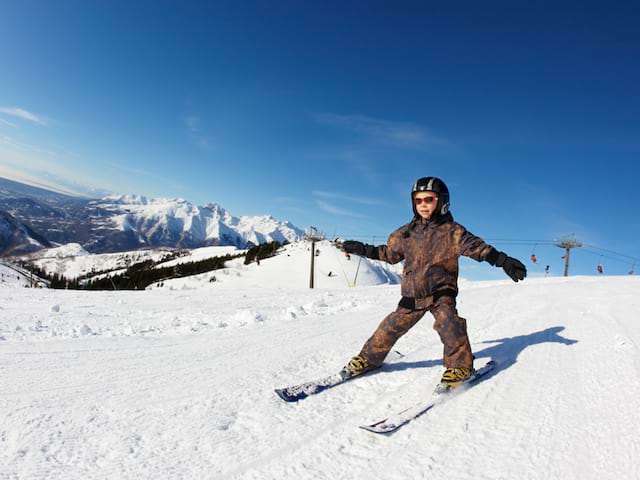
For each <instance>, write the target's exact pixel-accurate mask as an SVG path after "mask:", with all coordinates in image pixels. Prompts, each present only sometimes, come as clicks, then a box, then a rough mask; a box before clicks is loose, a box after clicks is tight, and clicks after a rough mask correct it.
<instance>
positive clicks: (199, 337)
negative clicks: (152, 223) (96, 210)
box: [0, 277, 640, 480]
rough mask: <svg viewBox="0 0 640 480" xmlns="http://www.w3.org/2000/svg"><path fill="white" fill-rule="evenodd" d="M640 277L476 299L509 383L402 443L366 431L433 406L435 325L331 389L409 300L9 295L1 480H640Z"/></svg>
mask: <svg viewBox="0 0 640 480" xmlns="http://www.w3.org/2000/svg"><path fill="white" fill-rule="evenodd" d="M639 287H640V282H639V281H638V279H637V278H597V279H596V278H590V277H582V278H570V279H558V278H554V279H537V280H528V281H526V282H525V283H524V284H518V285H515V284H513V283H510V282H507V281H505V282H477V283H467V284H465V285H464V286H463V288H462V289H461V294H460V297H459V302H458V309H459V311H460V314H461V315H462V316H463V317H465V318H467V321H468V327H469V334H470V338H471V341H472V346H473V349H474V353H475V354H476V356H477V358H478V363H480V362H484V361H486V360H487V359H488V358H490V357H491V358H494V359H495V360H497V361H498V362H499V365H498V367H497V369H496V371H495V372H494V373H492V374H490V375H489V376H488V377H487V378H486V379H484V380H483V381H481V382H480V383H478V384H477V385H475V386H474V387H473V388H471V389H469V391H467V392H465V393H464V394H462V395H460V396H458V397H456V398H454V399H452V400H451V401H450V402H447V403H446V404H445V405H443V406H440V407H436V408H434V409H433V410H432V411H430V412H428V413H427V414H425V415H424V416H422V417H420V418H418V419H416V420H415V421H413V422H411V423H410V424H408V425H406V426H405V427H403V428H402V429H401V430H399V431H398V432H396V433H395V434H392V435H389V436H380V435H375V434H372V433H369V432H366V431H364V430H361V429H359V428H358V425H361V424H364V423H367V422H371V421H373V420H379V419H380V418H382V417H383V416H385V415H387V414H388V413H391V412H393V411H396V410H398V409H402V408H404V407H406V406H409V405H411V404H412V403H413V402H415V401H417V400H419V399H421V398H425V397H428V395H430V392H431V390H432V389H433V387H434V386H435V384H436V382H437V381H438V379H439V376H440V374H441V372H442V367H441V365H440V364H441V358H442V347H441V344H440V341H439V339H438V337H437V334H436V333H435V332H434V331H433V330H432V323H433V319H432V317H431V316H430V315H429V314H427V315H426V316H425V318H424V319H423V320H422V321H421V322H420V323H418V324H417V325H416V326H415V327H414V328H413V329H412V330H411V331H410V332H409V333H408V334H407V335H406V336H404V337H403V338H402V339H400V341H399V342H398V343H397V344H396V346H395V349H397V350H399V351H400V352H402V353H403V354H404V356H403V357H402V358H394V359H393V360H392V361H389V362H388V363H387V364H386V365H385V367H384V368H383V369H382V371H379V372H377V373H375V374H372V375H370V376H367V377H364V378H362V379H357V380H354V381H353V382H349V383H347V384H344V385H341V386H338V387H336V388H334V389H332V390H330V391H327V392H323V393H321V394H319V395H317V396H312V397H309V398H307V399H305V400H304V401H301V402H299V403H297V404H287V403H284V402H282V401H281V400H279V399H278V398H277V397H276V395H275V394H274V393H273V389H274V388H276V387H282V386H286V385H289V384H293V383H298V382H302V381H308V380H312V379H314V378H316V377H320V376H323V375H325V374H327V373H332V372H334V371H337V370H338V369H339V368H341V366H342V365H343V364H344V363H345V362H346V361H347V360H348V359H349V358H350V357H351V356H352V355H353V354H355V353H357V351H358V350H359V348H360V347H361V345H362V343H363V342H364V341H365V340H366V339H367V338H368V336H369V335H370V334H371V333H372V332H373V330H374V328H375V327H376V326H377V324H378V323H379V322H380V321H381V320H382V318H384V316H385V315H386V314H387V313H388V312H389V311H391V310H392V309H393V308H395V304H396V303H397V301H398V300H399V287H398V286H378V287H364V288H357V289H344V290H316V291H312V290H297V291H292V290H289V289H281V290H279V289H272V290H268V289H255V288H247V289H240V288H238V289H227V290H224V291H221V292H216V291H212V290H205V291H201V290H191V291H188V292H187V293H185V292H184V291H180V290H175V291H166V290H164V291H162V290H151V291H146V292H71V291H48V290H37V289H35V290H32V289H24V288H20V289H0V305H1V309H0V411H2V412H3V414H2V422H1V423H0V479H2V480H4V479H12V480H13V479H44V478H46V479H86V478H96V479H102V478H132V479H133V478H135V479H146V478H163V479H183V478H207V479H243V480H244V479H282V478H309V479H345V480H348V479H354V478H361V477H365V476H369V477H373V478H381V479H398V480H399V479H403V480H404V479H407V478H411V479H419V478H429V479H440V478H442V479H444V478H447V479H449V478H458V479H474V480H476V479H513V478H523V479H548V478H562V479H563V480H569V479H580V480H583V479H609V478H610V479H636V478H640V471H639V468H638V465H639V462H638V461H637V459H638V456H639V454H640V449H639V440H638V438H639V437H638V433H637V432H639V431H640V420H638V417H637V415H635V413H634V412H635V411H636V410H637V407H638V406H639V405H640V403H639V402H640V400H639V399H640V382H639V380H640V378H639V377H640V360H639V359H640V351H639V349H638V345H640V326H639V325H638V323H637V320H636V319H635V318H634V317H635V316H634V314H635V312H636V311H637V307H638V300H637V298H639V296H638V293H639V292H640V288H639Z"/></svg>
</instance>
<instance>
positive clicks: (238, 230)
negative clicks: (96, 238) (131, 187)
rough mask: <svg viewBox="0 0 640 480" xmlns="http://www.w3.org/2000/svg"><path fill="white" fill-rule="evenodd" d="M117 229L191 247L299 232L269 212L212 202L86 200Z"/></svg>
mask: <svg viewBox="0 0 640 480" xmlns="http://www.w3.org/2000/svg"><path fill="white" fill-rule="evenodd" d="M91 205H92V206H93V207H94V208H96V209H99V210H101V211H103V212H109V213H111V215H110V217H111V220H112V221H113V222H114V225H115V227H116V228H118V229H119V230H120V231H122V232H131V233H132V234H133V235H135V238H136V239H137V241H138V242H139V243H140V245H141V246H177V247H186V248H196V247H202V246H211V245H233V246H236V247H238V248H245V247H247V246H251V245H258V244H261V243H265V242H272V241H279V242H284V241H288V242H293V241H295V240H298V239H299V238H300V237H302V235H303V234H304V232H303V231H302V230H300V229H299V228H296V227H295V226H293V225H292V224H291V223H289V222H286V221H285V222H282V221H278V220H276V219H274V218H273V217H271V216H254V217H250V216H245V217H234V216H233V215H231V214H230V213H229V212H227V211H226V210H225V209H224V208H222V207H221V206H220V205H218V204H216V203H210V204H208V205H206V206H203V207H200V206H196V205H193V204H191V203H189V202H188V201H186V200H184V199H181V198H178V199H175V198H151V199H149V198H147V197H144V196H139V195H117V196H110V197H106V198H103V199H101V200H96V201H93V202H91Z"/></svg>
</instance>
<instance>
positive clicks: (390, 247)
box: [377, 231, 404, 263]
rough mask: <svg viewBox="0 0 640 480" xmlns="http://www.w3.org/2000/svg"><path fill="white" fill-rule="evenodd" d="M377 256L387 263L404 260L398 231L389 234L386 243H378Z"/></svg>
mask: <svg viewBox="0 0 640 480" xmlns="http://www.w3.org/2000/svg"><path fill="white" fill-rule="evenodd" d="M377 249H378V258H379V259H380V260H382V261H385V262H387V263H398V262H401V261H402V260H404V248H403V247H402V238H401V234H400V233H399V232H397V231H396V232H393V233H392V234H391V235H389V239H388V240H387V244H386V245H378V247H377Z"/></svg>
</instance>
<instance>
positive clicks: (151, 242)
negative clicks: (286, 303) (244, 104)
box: [0, 178, 304, 253]
mask: <svg viewBox="0 0 640 480" xmlns="http://www.w3.org/2000/svg"><path fill="white" fill-rule="evenodd" d="M0 210H4V211H6V212H8V213H9V214H10V215H11V216H13V217H14V218H15V219H16V220H17V221H19V222H22V223H24V224H25V225H28V226H29V227H30V228H31V229H32V230H33V231H34V232H38V233H39V234H40V236H41V237H43V238H46V239H47V240H48V241H49V242H51V243H57V244H60V245H63V244H68V243H78V244H80V245H82V247H83V248H85V249H86V250H87V251H89V252H91V253H103V252H122V251H128V250H134V249H137V248H142V247H182V248H198V247H205V246H215V245H229V246H235V247H238V248H247V247H249V246H251V245H257V244H260V243H264V242H269V241H274V240H277V241H280V242H283V241H289V242H293V241H295V240H297V239H299V238H300V237H301V236H302V235H303V233H304V232H303V231H302V230H301V229H299V228H297V227H295V226H294V225H292V224H291V223H289V222H287V221H280V220H276V219H274V218H273V217H271V216H241V217H235V216H233V215H231V214H230V213H229V212H227V211H226V210H225V209H224V208H222V207H221V206H220V205H218V204H215V203H210V204H208V205H205V206H197V205H193V204H192V203H190V202H188V201H186V200H184V199H175V198H172V199H167V198H147V197H144V196H140V195H113V196H108V197H104V198H102V199H94V200H89V199H84V198H78V197H70V196H66V195H62V194H59V193H54V192H48V191H46V190H43V189H39V188H37V187H31V186H24V185H22V184H20V183H17V182H12V181H9V180H6V179H1V178H0Z"/></svg>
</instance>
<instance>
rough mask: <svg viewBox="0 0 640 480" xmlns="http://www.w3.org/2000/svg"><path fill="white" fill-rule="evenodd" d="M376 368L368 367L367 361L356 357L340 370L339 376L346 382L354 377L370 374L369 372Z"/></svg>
mask: <svg viewBox="0 0 640 480" xmlns="http://www.w3.org/2000/svg"><path fill="white" fill-rule="evenodd" d="M376 368H378V367H374V366H372V365H369V362H367V359H366V358H364V357H363V356H362V355H356V356H355V357H353V358H352V359H351V360H349V363H347V364H346V365H345V366H344V368H343V369H342V370H340V376H341V377H342V378H343V379H345V380H347V379H349V378H353V377H356V376H358V375H362V374H363V373H365V372H370V371H371V370H375V369H376Z"/></svg>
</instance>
